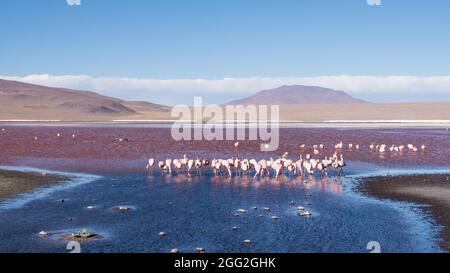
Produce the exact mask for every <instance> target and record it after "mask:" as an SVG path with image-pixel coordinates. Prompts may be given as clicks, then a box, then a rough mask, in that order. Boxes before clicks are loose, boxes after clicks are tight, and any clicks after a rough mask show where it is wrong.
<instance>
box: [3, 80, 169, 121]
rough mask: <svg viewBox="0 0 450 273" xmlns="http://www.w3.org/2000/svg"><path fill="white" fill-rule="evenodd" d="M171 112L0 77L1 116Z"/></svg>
mask: <svg viewBox="0 0 450 273" xmlns="http://www.w3.org/2000/svg"><path fill="white" fill-rule="evenodd" d="M142 112H146V113H147V112H168V108H167V107H166V106H163V105H158V104H154V103H149V102H134V101H125V100H120V99H116V98H111V97H106V96H102V95H99V94H97V93H94V92H90V91H80V90H73V89H66V88H53V87H46V86H40V85H35V84H28V83H23V82H17V81H8V80H2V79H0V118H1V119H33V120H34V119H51V120H90V119H93V120H96V119H120V118H126V117H134V116H139V115H140V114H141V113H142Z"/></svg>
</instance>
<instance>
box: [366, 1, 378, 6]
mask: <svg viewBox="0 0 450 273" xmlns="http://www.w3.org/2000/svg"><path fill="white" fill-rule="evenodd" d="M367 4H368V5H369V6H381V0H367Z"/></svg>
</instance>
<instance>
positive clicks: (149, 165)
mask: <svg viewBox="0 0 450 273" xmlns="http://www.w3.org/2000/svg"><path fill="white" fill-rule="evenodd" d="M154 164H155V159H153V158H150V159H149V160H148V164H147V166H146V167H145V168H146V169H147V170H149V169H150V168H151V167H153V165H154Z"/></svg>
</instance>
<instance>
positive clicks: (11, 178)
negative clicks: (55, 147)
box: [0, 169, 68, 202]
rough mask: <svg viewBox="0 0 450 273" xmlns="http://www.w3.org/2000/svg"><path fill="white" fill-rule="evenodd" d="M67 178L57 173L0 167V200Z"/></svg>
mask: <svg viewBox="0 0 450 273" xmlns="http://www.w3.org/2000/svg"><path fill="white" fill-rule="evenodd" d="M67 180H68V178H67V177H65V176H62V175H58V174H47V173H39V172H24V171H16V170H4V169H0V202H3V201H5V200H8V199H11V198H14V197H17V196H19V195H20V194H24V193H27V192H31V191H33V190H36V189H39V188H43V187H48V186H53V185H57V184H60V183H63V182H65V181H67Z"/></svg>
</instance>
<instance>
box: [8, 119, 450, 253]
mask: <svg viewBox="0 0 450 273" xmlns="http://www.w3.org/2000/svg"><path fill="white" fill-rule="evenodd" d="M102 129H103V130H104V131H102V130H100V131H97V132H96V133H95V132H92V131H91V130H92V129H88V128H78V130H79V131H77V134H79V135H80V136H79V137H78V138H77V139H76V140H73V139H69V138H63V139H60V140H54V139H53V138H55V137H54V135H56V132H61V131H62V132H63V134H67V135H68V134H69V131H65V130H73V128H70V129H68V128H50V129H49V128H47V129H46V130H43V129H42V128H8V134H10V135H9V137H8V138H4V139H3V140H2V142H1V144H0V146H1V147H3V148H4V147H6V150H5V152H4V153H2V155H0V163H1V164H13V165H27V166H33V167H41V168H48V169H57V170H66V171H84V172H91V171H92V172H94V173H96V174H99V175H101V178H99V179H97V180H95V181H93V182H90V183H82V184H79V185H75V186H73V187H65V186H60V188H58V189H56V190H53V191H51V192H50V193H49V194H46V195H44V196H42V195H41V196H39V192H37V193H35V197H36V198H34V199H33V198H32V200H30V202H27V203H26V204H22V205H20V206H15V207H9V208H8V206H7V205H6V207H3V208H1V209H0V222H1V224H0V242H1V243H0V251H1V252H69V250H66V244H67V242H66V241H63V240H60V239H59V237H60V236H62V235H65V234H68V233H72V232H76V231H78V230H81V229H83V228H87V229H88V230H90V231H94V232H96V233H99V234H100V235H101V236H103V239H102V240H98V241H91V242H83V243H82V245H81V246H82V252H169V250H170V249H172V248H177V249H178V250H180V251H181V252H194V251H195V248H196V247H204V248H205V249H206V251H207V252H368V250H367V249H366V246H367V243H368V242H370V241H378V242H380V244H381V250H382V251H383V252H440V251H441V249H440V248H439V247H438V242H437V240H438V238H437V236H438V232H439V229H440V227H439V226H437V225H436V224H435V223H434V221H433V220H432V219H430V217H429V216H427V215H424V214H421V213H412V212H411V210H410V209H409V207H408V204H403V203H395V202H386V201H385V202H381V201H378V200H374V199H371V198H368V197H365V196H362V195H361V194H359V193H358V192H355V190H354V189H353V187H352V185H353V183H355V181H354V177H361V176H362V175H365V174H373V173H378V172H386V171H387V170H391V171H392V172H396V171H402V170H403V171H408V170H411V169H413V170H414V169H416V170H414V171H417V167H418V166H420V167H421V168H422V169H424V170H426V169H428V170H429V171H435V170H434V169H443V168H445V166H446V163H442V162H441V161H442V160H443V159H445V158H446V157H447V156H448V149H447V150H444V151H443V150H442V147H443V146H444V148H445V147H447V148H448V147H450V145H449V142H448V139H447V138H445V137H443V136H444V135H445V134H446V132H442V131H438V130H436V131H434V130H414V131H408V130H361V131H355V130H329V129H326V130H325V129H317V130H312V131H311V130H302V129H295V130H294V129H289V130H287V131H284V133H283V134H282V139H283V144H282V149H283V150H282V151H284V148H285V149H286V150H289V149H292V150H294V149H296V148H295V147H297V146H298V145H300V144H301V143H307V144H308V143H309V142H312V139H313V137H314V136H316V135H319V134H320V135H322V134H323V135H324V136H325V137H324V138H325V139H327V138H328V137H329V138H330V140H328V142H327V141H324V142H325V144H326V145H329V146H331V144H332V143H333V142H332V141H331V140H332V138H331V135H334V136H335V138H340V139H341V138H342V139H343V140H344V141H348V142H349V141H352V142H353V143H358V142H357V141H358V140H359V143H372V142H377V141H380V140H383V141H384V142H385V143H389V141H393V140H395V141H398V142H400V141H403V142H405V141H408V142H413V143H415V144H416V143H417V145H418V144H419V143H422V142H424V143H425V144H427V146H429V148H428V149H427V151H426V153H424V154H422V153H419V154H414V155H410V154H405V155H402V156H400V155H396V157H392V156H388V157H385V158H379V156H378V155H373V154H370V153H367V152H363V151H359V152H355V151H346V152H345V155H346V157H347V158H350V159H351V160H349V161H348V162H347V164H348V167H347V168H346V169H345V175H346V176H345V177H342V178H338V177H334V176H331V177H329V178H324V179H321V178H319V177H317V178H314V177H308V178H301V177H299V178H295V177H293V178H284V179H279V180H275V179H269V178H265V179H253V178H232V179H227V178H220V177H213V176H209V175H205V176H202V177H192V178H190V177H186V176H185V175H177V176H171V177H169V176H166V175H161V174H160V173H159V172H158V171H154V172H153V173H151V174H146V173H145V171H143V170H142V169H143V168H142V166H144V167H145V159H146V158H147V157H148V156H149V155H155V154H157V155H158V157H160V158H165V157H168V156H171V157H174V156H180V153H183V152H187V153H189V152H191V153H195V155H196V156H197V155H198V156H201V155H208V156H210V157H212V156H215V155H223V154H224V153H225V154H226V155H224V156H223V157H226V156H228V155H230V156H232V155H233V154H236V153H240V154H242V155H246V156H252V157H253V156H254V157H256V158H262V157H263V156H264V157H267V156H268V155H266V154H261V153H260V152H258V151H257V150H256V148H255V147H257V145H256V144H255V143H249V145H247V146H244V148H242V150H239V151H231V152H230V151H229V150H230V149H229V147H228V146H227V145H229V143H228V144H227V143H222V142H220V143H218V144H217V145H211V143H203V142H202V143H203V144H201V143H200V144H199V143H194V142H193V143H188V144H184V145H182V144H180V143H176V144H173V145H172V141H171V140H170V139H168V138H167V137H162V136H163V135H165V134H167V130H163V129H158V130H151V129H133V131H131V132H130V131H128V130H127V129H120V130H119V129H113V128H106V129H105V128H102ZM30 130H31V131H30ZM34 134H39V139H42V141H41V142H40V144H34V145H33V140H29V139H28V138H29V137H30V136H32V135H34ZM118 135H120V136H123V135H128V136H130V135H131V136H132V137H131V141H130V144H129V145H128V146H125V147H123V146H117V145H116V144H114V142H112V141H111V139H113V138H114V137H115V136H118ZM407 137H409V138H407ZM145 138H148V139H157V141H155V142H151V141H149V142H146V141H144V139H145ZM52 139H53V140H52ZM106 139H109V140H108V142H106ZM20 140H22V141H20ZM101 140H102V141H101ZM425 140H426V142H425ZM73 142H75V143H73ZM287 143H292V144H290V145H288V144H287ZM139 144H142V145H141V146H139ZM297 144H298V145H297ZM27 145H33V146H28V147H29V148H28V151H27ZM180 145H181V146H180ZM361 145H363V144H361ZM445 145H447V146H445ZM182 146H183V148H182ZM290 146H292V147H290ZM138 147H141V148H140V149H138ZM103 161H106V163H105V162H103ZM425 162H428V164H425ZM422 163H423V164H422ZM447 163H448V161H447ZM423 166H425V167H423ZM108 168H109V169H110V170H109V171H108V170H107V169H108ZM305 180H307V181H308V183H306V184H305V183H304V181H305ZM75 181H76V180H75ZM75 183H77V182H75ZM37 197H39V198H37ZM61 199H64V200H65V202H64V203H61V202H60V200H61ZM291 201H294V204H291ZM8 202H9V203H10V204H11V203H14V202H15V201H14V200H9V201H8ZM118 205H126V206H129V207H131V208H132V209H131V210H130V211H127V212H120V211H116V210H114V208H115V207H116V206H118ZM87 206H94V209H92V210H89V209H87V208H86V207H87ZM297 206H304V207H305V208H306V209H307V210H309V211H311V212H312V217H309V218H304V217H301V216H298V215H297ZM253 207H257V209H256V210H254V209H253ZM264 207H269V208H270V211H269V212H264V211H263V208H264ZM238 209H245V210H246V213H244V214H241V215H240V216H239V217H237V216H236V214H237V213H238ZM274 215H276V216H278V217H279V219H278V220H272V219H271V217H272V216H274ZM234 226H235V227H237V230H233V227H234ZM41 230H45V231H48V232H50V235H51V236H49V237H47V238H40V237H39V236H37V234H38V232H40V231H41ZM161 231H164V232H166V233H167V236H165V237H163V238H160V236H159V235H158V234H159V232H161ZM246 239H250V240H251V241H252V244H251V245H245V244H244V243H243V241H244V240H246Z"/></svg>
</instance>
